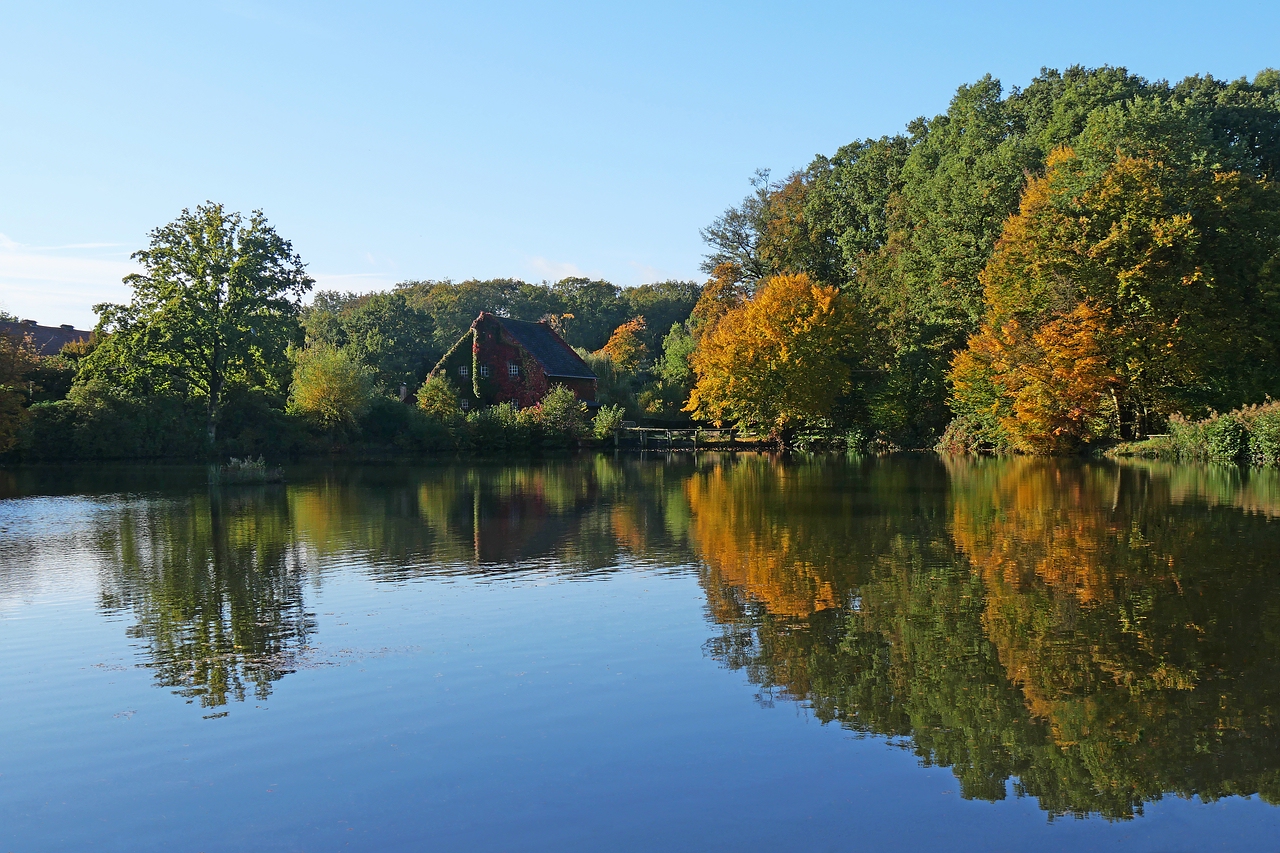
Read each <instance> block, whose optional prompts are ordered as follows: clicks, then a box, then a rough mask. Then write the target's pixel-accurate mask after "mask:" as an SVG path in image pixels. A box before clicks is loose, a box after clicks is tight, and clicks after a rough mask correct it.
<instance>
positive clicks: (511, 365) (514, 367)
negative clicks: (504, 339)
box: [507, 361, 520, 379]
mask: <svg viewBox="0 0 1280 853" xmlns="http://www.w3.org/2000/svg"><path fill="white" fill-rule="evenodd" d="M507 375H508V376H510V377H511V378H512V379H515V378H516V377H517V376H519V375H520V365H518V364H516V363H515V362H514V361H508V362H507Z"/></svg>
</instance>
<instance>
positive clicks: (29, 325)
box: [0, 320, 89, 355]
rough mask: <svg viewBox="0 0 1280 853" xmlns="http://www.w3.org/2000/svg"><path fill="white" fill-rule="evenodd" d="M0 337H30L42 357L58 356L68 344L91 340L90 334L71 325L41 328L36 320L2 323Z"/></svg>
mask: <svg viewBox="0 0 1280 853" xmlns="http://www.w3.org/2000/svg"><path fill="white" fill-rule="evenodd" d="M0 335H17V336H18V337H23V338H25V337H29V338H31V341H32V343H33V344H35V348H36V352H37V353H38V354H40V355H57V354H58V353H60V352H61V351H62V348H63V347H64V346H66V345H67V344H70V343H79V342H81V341H87V340H88V339H89V333H88V332H82V331H80V330H79V329H77V328H75V327H74V326H72V325H70V324H65V325H62V326H41V325H39V324H37V323H36V321H35V320H23V321H22V322H21V323H4V322H0Z"/></svg>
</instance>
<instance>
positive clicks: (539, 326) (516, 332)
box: [476, 314, 596, 379]
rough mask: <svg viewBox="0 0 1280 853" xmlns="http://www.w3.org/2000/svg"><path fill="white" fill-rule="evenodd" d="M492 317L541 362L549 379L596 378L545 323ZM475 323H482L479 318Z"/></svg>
mask: <svg viewBox="0 0 1280 853" xmlns="http://www.w3.org/2000/svg"><path fill="white" fill-rule="evenodd" d="M480 316H481V317H483V316H484V315H483V314H482V315H480ZM490 316H492V317H493V319H494V320H496V321H497V322H498V324H499V325H501V326H502V328H504V329H506V331H507V334H509V335H511V337H513V338H515V339H516V341H517V342H519V344H520V345H521V346H522V347H524V348H525V349H526V350H527V351H528V353H529V355H531V356H533V357H534V358H536V359H537V360H538V361H539V363H541V365H542V371H543V373H545V374H547V376H559V377H563V378H565V379H595V378H596V375H595V374H594V373H592V372H591V368H590V367H587V363H586V362H585V361H583V360H582V359H581V358H580V357H579V356H578V354H577V353H576V352H574V351H573V348H572V347H570V346H569V345H568V344H566V343H565V342H564V338H562V337H560V336H559V335H557V334H556V332H555V329H552V328H551V327H550V326H548V325H547V324H546V323H530V322H529V321H528V320H512V319H511V318H509V317H498V316H497V315H490ZM476 322H479V320H478V319H477V321H476Z"/></svg>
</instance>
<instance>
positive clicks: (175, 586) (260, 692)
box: [94, 487, 314, 708]
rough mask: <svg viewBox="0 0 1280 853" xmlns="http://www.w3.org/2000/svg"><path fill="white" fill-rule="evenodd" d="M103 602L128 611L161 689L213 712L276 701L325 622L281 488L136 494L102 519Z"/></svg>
mask: <svg viewBox="0 0 1280 853" xmlns="http://www.w3.org/2000/svg"><path fill="white" fill-rule="evenodd" d="M94 543H95V546H96V548H97V550H98V551H99V553H100V555H101V556H102V557H104V558H105V559H104V560H103V561H102V562H103V564H104V565H105V566H106V567H107V568H106V570H105V572H104V574H105V577H104V578H103V581H102V590H103V591H102V603H103V607H104V608H105V609H107V610H108V611H112V612H119V611H128V612H131V613H132V614H133V615H134V618H135V620H136V621H135V623H134V624H133V626H132V627H131V628H130V629H129V633H130V635H131V636H133V637H136V638H138V639H139V640H140V641H142V642H143V643H144V644H145V646H146V654H147V657H148V658H149V661H150V662H149V664H148V665H149V666H150V667H151V668H152V669H153V670H154V671H155V678H156V681H157V683H158V684H160V685H162V686H164V687H170V688H173V689H174V691H175V692H176V693H178V694H179V695H181V696H184V697H186V698H187V699H188V700H189V701H192V702H195V701H198V702H199V703H200V705H201V706H203V707H206V708H216V707H218V706H221V705H225V704H226V703H227V702H228V701H229V700H237V701H244V699H245V698H246V697H247V696H248V695H249V694H250V692H252V695H253V696H255V697H257V698H259V699H265V698H266V697H267V695H268V694H269V693H270V690H271V684H272V682H274V681H277V680H278V679H280V678H281V677H282V676H284V675H285V674H286V673H288V672H290V671H291V670H292V668H293V666H294V662H295V660H296V657H297V655H298V654H299V652H300V651H302V650H303V649H305V647H306V644H307V638H308V636H309V635H310V633H311V631H312V630H313V628H314V619H313V617H312V615H311V614H309V613H307V612H306V611H305V609H304V607H303V597H302V589H301V579H302V574H303V571H302V563H301V560H300V555H299V553H298V551H297V549H296V548H295V547H293V543H292V542H291V541H290V536H289V512H288V504H287V502H286V500H285V495H284V493H283V491H282V490H280V489H278V488H265V487H264V488H249V489H242V490H239V491H235V492H230V493H224V492H220V491H215V492H213V493H211V494H209V495H196V496H194V497H192V498H191V499H190V500H173V501H169V500H160V501H137V502H130V503H129V504H127V505H125V506H123V507H121V508H120V510H119V511H118V512H116V513H111V514H109V515H107V516H105V517H104V518H102V519H101V523H100V524H99V525H98V526H97V529H96V531H95V537H94Z"/></svg>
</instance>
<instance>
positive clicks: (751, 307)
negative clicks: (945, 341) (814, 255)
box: [685, 273, 856, 441]
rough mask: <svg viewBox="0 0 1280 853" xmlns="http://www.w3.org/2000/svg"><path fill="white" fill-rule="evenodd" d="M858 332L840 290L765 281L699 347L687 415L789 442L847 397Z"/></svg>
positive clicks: (803, 281)
mask: <svg viewBox="0 0 1280 853" xmlns="http://www.w3.org/2000/svg"><path fill="white" fill-rule="evenodd" d="M855 332H856V328H855V323H854V313H853V310H852V308H851V306H850V305H849V304H848V302H847V301H846V300H845V298H844V297H842V295H841V293H840V291H838V290H837V289H836V288H834V287H829V286H826V285H821V284H818V283H816V282H814V281H812V280H811V279H810V278H809V276H807V275H805V274H803V273H801V274H798V275H780V276H775V277H773V278H770V279H766V280H765V281H764V282H762V283H761V285H760V287H759V289H758V290H757V291H756V294H755V296H754V297H753V298H752V299H751V300H750V301H748V302H746V303H744V304H743V305H741V306H740V307H738V308H735V309H733V310H731V311H729V312H728V313H726V314H725V315H724V316H723V317H722V318H721V319H720V321H719V322H718V323H717V324H716V325H715V327H714V328H713V329H712V331H711V332H710V333H708V334H706V335H703V336H702V338H701V340H700V341H699V342H698V348H697V350H695V351H694V353H693V358H692V364H693V370H694V373H695V375H696V376H697V384H696V385H695V386H694V388H693V392H692V394H691V395H690V397H689V403H688V405H687V406H686V407H685V408H686V410H687V411H689V412H692V413H693V414H694V416H695V417H698V418H703V419H705V420H710V421H714V422H717V423H723V422H732V423H737V424H742V425H749V426H753V427H757V428H762V429H766V430H768V431H770V433H772V434H773V435H775V436H777V437H779V438H780V439H782V440H784V441H785V440H786V439H787V438H788V437H789V436H790V434H791V433H792V432H794V430H795V429H796V428H797V427H798V426H800V425H801V424H803V423H805V422H811V421H814V420H816V419H818V418H822V417H824V416H826V415H828V414H829V413H830V412H831V411H832V409H833V407H834V406H835V404H836V402H837V401H838V400H839V399H840V397H841V396H842V395H844V394H845V393H846V392H847V391H848V390H849V377H850V363H851V355H852V353H853V351H854V350H855V348H856V342H855V340H854V338H855Z"/></svg>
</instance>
